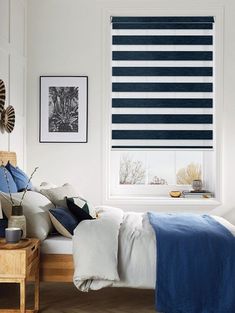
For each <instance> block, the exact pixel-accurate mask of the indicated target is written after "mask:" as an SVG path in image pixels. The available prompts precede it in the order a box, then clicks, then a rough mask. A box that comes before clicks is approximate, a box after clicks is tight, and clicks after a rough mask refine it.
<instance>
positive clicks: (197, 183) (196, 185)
mask: <svg viewBox="0 0 235 313" xmlns="http://www.w3.org/2000/svg"><path fill="white" fill-rule="evenodd" d="M192 187H193V190H194V191H200V190H202V181H201V179H195V180H193V182H192Z"/></svg>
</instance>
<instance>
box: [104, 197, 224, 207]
mask: <svg viewBox="0 0 235 313" xmlns="http://www.w3.org/2000/svg"><path fill="white" fill-rule="evenodd" d="M105 202H106V204H111V203H112V204H113V203H115V204H137V205H150V206H151V205H163V206H164V205H165V206H209V207H217V206H219V205H221V202H220V201H219V200H218V199H216V198H210V199H193V198H171V197H167V196H166V197H160V196H159V197H135V196H125V197H123V196H110V198H109V199H107V200H106V201H105Z"/></svg>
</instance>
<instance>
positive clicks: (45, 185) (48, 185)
mask: <svg viewBox="0 0 235 313" xmlns="http://www.w3.org/2000/svg"><path fill="white" fill-rule="evenodd" d="M56 187H57V185H55V184H53V183H50V182H45V181H44V182H42V183H41V184H40V186H38V185H36V186H34V190H33V191H37V192H41V190H42V189H51V188H56Z"/></svg>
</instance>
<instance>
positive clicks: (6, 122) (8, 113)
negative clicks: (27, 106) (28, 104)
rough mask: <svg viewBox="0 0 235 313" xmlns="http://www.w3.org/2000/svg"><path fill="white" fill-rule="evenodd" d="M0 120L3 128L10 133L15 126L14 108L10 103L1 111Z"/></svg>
mask: <svg viewBox="0 0 235 313" xmlns="http://www.w3.org/2000/svg"><path fill="white" fill-rule="evenodd" d="M1 122H2V125H3V127H4V129H5V130H6V131H7V132H8V133H11V132H12V131H13V129H14V127H15V109H14V108H13V106H12V105H9V106H8V107H7V108H6V109H4V110H3V112H2V117H1Z"/></svg>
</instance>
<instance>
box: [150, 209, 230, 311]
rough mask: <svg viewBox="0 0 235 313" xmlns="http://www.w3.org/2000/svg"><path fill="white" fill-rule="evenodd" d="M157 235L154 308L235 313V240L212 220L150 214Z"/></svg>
mask: <svg viewBox="0 0 235 313" xmlns="http://www.w3.org/2000/svg"><path fill="white" fill-rule="evenodd" d="M148 217H149V221H150V223H151V225H152V227H153V229H154V231H155V234H156V242H157V278H156V292H155V294H156V309H157V311H159V312H164V313H235V238H234V236H233V235H232V234H231V233H230V232H229V230H227V229H226V228H225V227H224V226H222V225H221V224H220V223H218V222H217V221H215V220H214V219H213V218H212V217H210V216H208V215H195V214H161V213H159V214H158V213H148Z"/></svg>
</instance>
